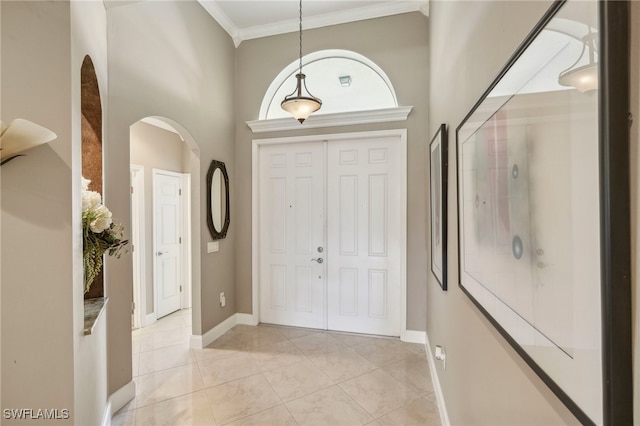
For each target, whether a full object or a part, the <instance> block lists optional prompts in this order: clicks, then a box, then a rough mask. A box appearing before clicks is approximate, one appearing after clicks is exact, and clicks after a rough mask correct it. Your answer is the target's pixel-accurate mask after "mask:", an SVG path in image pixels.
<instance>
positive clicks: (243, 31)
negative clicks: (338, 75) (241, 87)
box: [198, 0, 429, 47]
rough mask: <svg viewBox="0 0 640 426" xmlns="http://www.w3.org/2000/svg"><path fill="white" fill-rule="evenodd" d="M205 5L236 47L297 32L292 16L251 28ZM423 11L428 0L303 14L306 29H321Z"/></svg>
mask: <svg viewBox="0 0 640 426" xmlns="http://www.w3.org/2000/svg"><path fill="white" fill-rule="evenodd" d="M198 2H199V3H200V4H201V5H202V7H203V8H204V9H205V10H206V11H207V12H208V13H209V14H210V15H211V16H212V17H213V18H214V19H215V20H216V21H217V22H218V24H220V26H222V28H224V30H225V31H226V32H227V33H228V34H229V35H230V36H231V38H232V39H233V42H234V44H235V46H236V47H238V46H239V45H240V43H242V42H243V41H244V40H250V39H255V38H261V37H268V36H273V35H276V34H284V33H291V32H296V31H298V30H299V21H298V19H289V20H284V21H280V22H273V23H268V24H263V25H255V26H252V27H248V28H238V27H237V26H236V25H235V24H234V23H233V21H232V20H231V19H229V17H228V16H227V15H226V14H225V13H224V11H223V10H222V8H220V7H219V5H218V4H217V2H216V1H212V0H198ZM409 12H421V13H423V14H424V15H425V16H429V0H407V1H388V2H385V3H380V4H374V5H369V6H363V7H358V8H354V9H348V10H344V11H340V12H333V13H326V14H322V15H315V16H307V17H304V29H312V28H321V27H326V26H330V25H337V24H344V23H347V22H355V21H363V20H366V19H374V18H380V17H383V16H391V15H399V14H401V13H409Z"/></svg>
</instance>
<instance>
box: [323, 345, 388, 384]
mask: <svg viewBox="0 0 640 426" xmlns="http://www.w3.org/2000/svg"><path fill="white" fill-rule="evenodd" d="M311 361H313V363H314V364H315V365H316V366H317V367H318V368H319V369H320V370H321V371H322V372H323V373H324V374H326V375H327V376H329V378H330V379H331V380H333V381H334V382H336V383H340V382H343V381H345V380H348V379H352V378H354V377H357V376H360V375H362V374H364V373H366V372H368V371H371V370H375V369H376V368H377V367H376V366H375V365H374V364H373V363H371V362H369V361H367V360H366V359H365V358H363V357H362V356H361V355H360V354H358V352H356V351H355V350H353V349H352V348H349V349H341V350H339V351H335V352H329V353H326V354H322V355H319V356H317V357H314V358H311Z"/></svg>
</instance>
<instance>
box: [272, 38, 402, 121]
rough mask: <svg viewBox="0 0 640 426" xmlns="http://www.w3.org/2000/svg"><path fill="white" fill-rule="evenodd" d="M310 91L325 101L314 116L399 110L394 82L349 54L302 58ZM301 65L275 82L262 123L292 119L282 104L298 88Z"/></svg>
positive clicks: (335, 52) (295, 64)
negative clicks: (397, 108)
mask: <svg viewBox="0 0 640 426" xmlns="http://www.w3.org/2000/svg"><path fill="white" fill-rule="evenodd" d="M302 64H303V68H302V72H303V73H304V74H305V75H306V76H307V78H306V80H307V88H308V89H309V92H311V94H313V95H314V96H317V97H318V98H320V99H321V100H322V108H321V109H320V111H318V112H317V113H315V114H314V115H320V114H331V113H341V112H351V111H369V110H377V109H385V108H395V107H397V106H398V101H397V99H396V93H395V91H394V90H393V86H392V84H391V81H390V80H389V78H388V77H387V75H386V74H385V73H384V71H382V69H381V68H380V67H379V66H377V65H376V64H375V63H374V62H372V61H371V60H370V59H368V58H366V57H364V56H362V55H360V54H358V53H355V52H351V51H348V50H322V51H318V52H313V53H310V54H308V55H306V56H304V57H303V58H302ZM298 70H299V61H297V60H296V61H295V62H292V63H291V64H289V65H288V66H287V67H286V68H285V69H283V70H282V71H281V72H280V74H278V76H277V77H276V78H275V79H274V80H273V82H272V83H271V85H270V86H269V89H267V92H266V94H265V96H264V99H263V100H262V105H261V107H260V120H271V119H276V118H283V117H291V116H290V115H289V113H287V112H286V111H284V110H282V108H281V107H280V102H282V100H283V99H284V97H285V96H286V95H289V94H290V93H291V92H293V90H294V89H295V87H296V78H295V75H296V74H297V73H298Z"/></svg>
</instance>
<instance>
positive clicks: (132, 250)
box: [131, 244, 136, 253]
mask: <svg viewBox="0 0 640 426" xmlns="http://www.w3.org/2000/svg"><path fill="white" fill-rule="evenodd" d="M134 251H136V246H134V245H133V244H131V253H133V252H134Z"/></svg>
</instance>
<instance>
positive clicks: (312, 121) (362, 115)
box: [246, 106, 413, 133]
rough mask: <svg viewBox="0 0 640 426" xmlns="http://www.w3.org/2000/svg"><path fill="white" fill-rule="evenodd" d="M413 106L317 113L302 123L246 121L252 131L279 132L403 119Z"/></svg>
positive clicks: (289, 118)
mask: <svg viewBox="0 0 640 426" xmlns="http://www.w3.org/2000/svg"><path fill="white" fill-rule="evenodd" d="M412 109H413V106H405V107H395V108H385V109H375V110H370V111H351V112H338V113H332V114H318V115H312V116H311V117H309V118H308V119H307V120H305V122H304V123H303V124H300V123H298V122H297V121H296V120H295V119H294V118H292V117H285V118H274V119H270V120H253V121H247V122H246V123H247V126H249V128H250V129H251V131H252V132H253V133H266V132H280V131H288V130H304V129H314V128H320V127H336V126H351V125H356V124H371V123H386V122H390V121H404V120H406V119H407V118H408V117H409V114H410V113H411V110H412Z"/></svg>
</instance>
